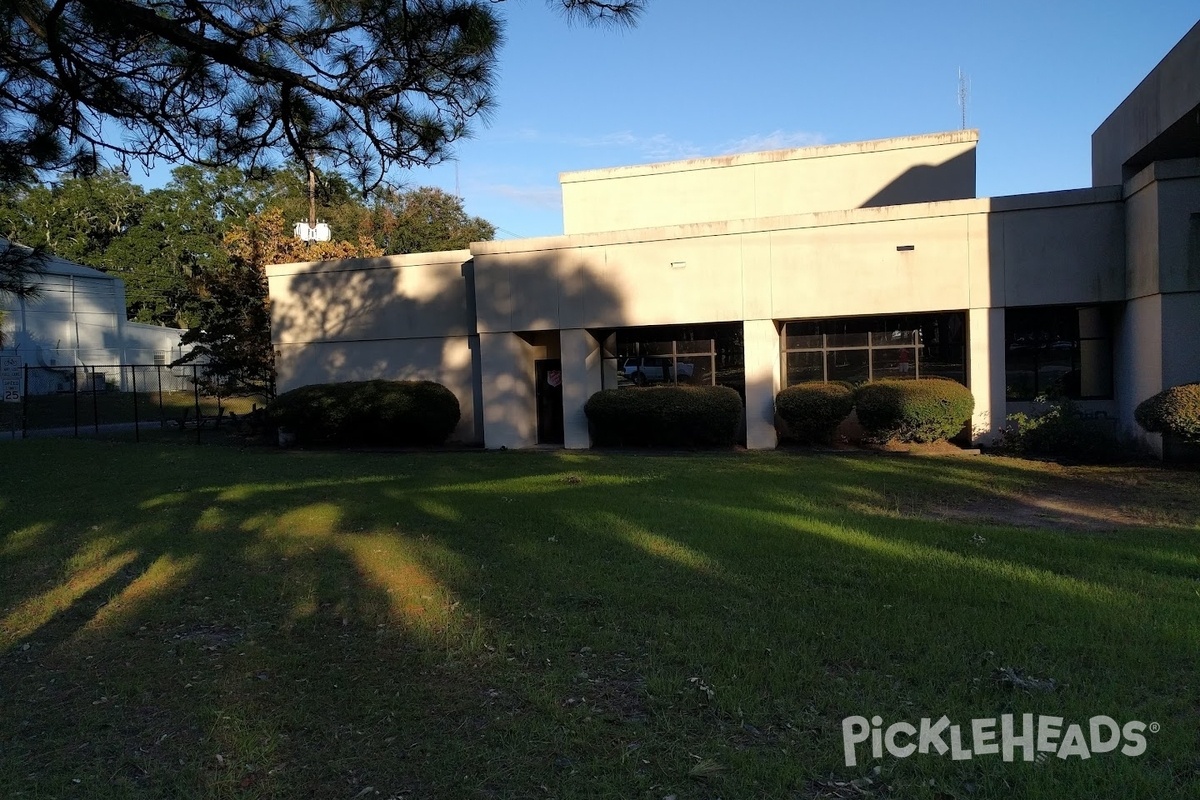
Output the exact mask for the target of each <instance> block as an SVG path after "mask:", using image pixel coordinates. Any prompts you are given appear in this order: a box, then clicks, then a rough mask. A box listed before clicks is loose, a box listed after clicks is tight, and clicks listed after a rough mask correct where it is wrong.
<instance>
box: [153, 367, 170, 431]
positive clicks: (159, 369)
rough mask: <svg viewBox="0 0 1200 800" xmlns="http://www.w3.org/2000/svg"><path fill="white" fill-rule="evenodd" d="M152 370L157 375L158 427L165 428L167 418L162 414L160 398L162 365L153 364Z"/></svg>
mask: <svg viewBox="0 0 1200 800" xmlns="http://www.w3.org/2000/svg"><path fill="white" fill-rule="evenodd" d="M154 370H155V371H156V372H157V373H158V427H160V428H166V427H167V417H166V414H164V413H163V398H162V364H155V365H154Z"/></svg>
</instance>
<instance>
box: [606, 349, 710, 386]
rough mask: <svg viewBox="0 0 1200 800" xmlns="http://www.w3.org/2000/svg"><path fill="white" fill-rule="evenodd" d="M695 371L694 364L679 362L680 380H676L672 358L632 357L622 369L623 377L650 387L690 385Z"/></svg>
mask: <svg viewBox="0 0 1200 800" xmlns="http://www.w3.org/2000/svg"><path fill="white" fill-rule="evenodd" d="M695 369H696V368H695V365H693V364H689V363H687V362H686V361H681V362H679V364H678V371H679V378H678V380H676V378H675V371H676V363H675V360H674V359H673V358H671V357H670V356H631V357H629V358H627V359H625V360H624V362H622V364H621V367H620V371H621V375H622V376H623V377H624V378H625V379H626V380H629V381H632V382H633V383H634V384H636V385H638V386H648V385H650V384H652V383H688V382H690V381H691V379H692V375H693V374H694V373H695Z"/></svg>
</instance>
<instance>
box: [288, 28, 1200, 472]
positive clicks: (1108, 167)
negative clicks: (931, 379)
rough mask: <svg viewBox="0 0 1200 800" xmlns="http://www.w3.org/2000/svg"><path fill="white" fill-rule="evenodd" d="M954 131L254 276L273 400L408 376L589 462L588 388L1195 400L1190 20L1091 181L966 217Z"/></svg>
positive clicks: (970, 147)
mask: <svg viewBox="0 0 1200 800" xmlns="http://www.w3.org/2000/svg"><path fill="white" fill-rule="evenodd" d="M977 141H978V135H977V133H976V132H974V131H955V132H950V133H939V134H931V135H925V136H911V137H903V138H896V139H886V140H880V141H871V142H859V143H853V144H841V145H831V146H822V147H810V148H802V149H793V150H780V151H771V152H764V153H752V154H744V155H735V156H726V157H721V158H711V159H693V160H688V161H678V162H670V163H663V164H651V165H640V166H631V167H621V168H615V169H604V170H592V171H587V172H576V173H566V174H564V175H562V176H561V183H562V192H563V218H564V231H565V235H563V236H560V237H550V238H539V239H523V240H515V241H504V242H481V243H476V244H472V245H471V247H470V249H469V250H462V251H453V252H446V253H427V254H417V255H408V256H398V257H391V258H380V259H357V260H349V261H340V262H318V263H307V264H287V265H279V266H273V267H270V268H269V269H268V280H269V285H270V294H271V299H272V303H273V306H272V308H273V338H274V342H275V347H276V355H277V368H278V373H279V386H280V389H281V390H286V389H288V388H292V387H295V386H299V385H304V384H307V383H315V382H328V381H342V380H361V379H367V378H377V377H383V378H418V377H419V378H428V379H431V380H437V381H439V382H441V383H444V384H445V385H447V386H448V387H450V388H451V389H452V390H453V391H454V392H455V393H456V394H457V395H458V397H459V400H460V402H461V404H462V406H463V412H464V413H463V422H462V424H461V426H460V429H459V431H458V433H457V436H458V438H460V439H462V440H463V441H475V442H481V443H483V444H484V445H485V446H487V447H493V448H498V447H509V448H513V447H526V446H532V445H536V444H555V443H557V444H562V445H564V446H566V447H569V448H584V447H588V446H589V438H588V429H587V421H586V418H585V417H584V414H583V406H584V403H585V402H586V401H587V398H588V397H590V396H591V394H592V393H594V392H597V391H602V390H606V389H619V388H622V387H625V386H638V385H653V384H657V383H674V382H681V383H692V384H721V385H727V386H731V387H733V388H735V389H737V390H738V391H739V393H740V394H741V395H742V397H743V398H744V400H745V408H746V414H745V442H746V445H747V447H750V448H771V447H774V446H775V444H776V435H775V427H774V398H775V395H776V394H777V393H778V391H779V390H780V389H782V388H783V387H785V386H788V385H792V384H795V383H798V382H804V381H813V380H818V381H825V380H849V381H853V382H860V381H864V380H873V379H878V378H881V377H892V378H916V377H926V376H932V375H939V376H943V377H948V378H951V379H954V380H958V381H960V382H962V383H964V384H965V385H966V386H968V387H969V388H970V389H971V391H972V393H973V394H974V396H975V408H976V410H975V416H974V419H973V420H972V432H973V435H974V437H975V438H976V439H977V440H981V441H983V440H987V439H989V438H992V437H994V436H996V434H997V432H998V430H999V428H1000V427H1001V426H1002V425H1003V423H1004V419H1005V417H1006V415H1007V414H1008V413H1011V412H1013V411H1016V410H1024V409H1026V408H1027V407H1028V403H1029V402H1030V401H1032V400H1033V399H1034V398H1035V397H1038V396H1042V395H1047V394H1053V395H1058V396H1066V397H1071V398H1073V399H1075V400H1077V401H1078V402H1079V403H1080V405H1081V406H1082V407H1083V408H1085V409H1086V410H1087V412H1088V413H1091V414H1095V415H1097V416H1104V417H1107V418H1109V419H1112V420H1113V421H1114V424H1115V425H1117V426H1118V427H1119V428H1120V429H1122V430H1123V431H1124V432H1126V433H1128V434H1130V435H1134V436H1141V437H1142V438H1144V439H1145V440H1146V441H1147V443H1148V444H1149V445H1150V446H1151V447H1156V448H1157V447H1161V444H1160V443H1159V442H1158V441H1157V440H1156V437H1153V436H1145V435H1144V434H1141V433H1140V431H1138V430H1137V428H1136V425H1135V424H1134V422H1133V409H1134V408H1135V407H1136V405H1137V404H1138V403H1139V402H1140V401H1141V400H1143V399H1145V398H1146V397H1149V396H1150V395H1152V394H1154V393H1156V392H1158V391H1160V390H1161V389H1163V388H1166V387H1168V386H1172V385H1176V384H1179V383H1186V382H1190V381H1197V380H1200V25H1197V26H1196V27H1195V28H1193V29H1192V31H1190V32H1189V33H1188V35H1187V36H1186V37H1185V38H1184V39H1183V40H1182V41H1181V42H1180V43H1179V44H1178V45H1177V46H1176V47H1175V48H1174V49H1173V50H1172V51H1171V53H1169V54H1168V55H1167V57H1166V58H1165V59H1164V60H1163V61H1162V62H1161V63H1160V64H1159V65H1158V67H1156V68H1155V70H1154V71H1153V72H1152V73H1151V74H1150V75H1149V76H1148V77H1147V78H1146V79H1145V81H1143V82H1142V84H1141V85H1140V86H1139V87H1138V88H1137V89H1136V90H1135V91H1134V92H1133V93H1132V94H1131V95H1130V96H1129V97H1128V98H1127V99H1126V100H1125V101H1124V102H1123V103H1122V104H1121V106H1120V107H1119V108H1118V109H1116V110H1115V111H1114V112H1113V114H1112V115H1111V116H1110V117H1109V119H1108V120H1106V121H1105V122H1104V124H1103V125H1101V127H1100V128H1099V129H1098V130H1097V131H1096V133H1095V135H1094V136H1093V142H1092V152H1093V186H1092V187H1090V188H1084V189H1074V190H1067V191H1061V192H1048V193H1039V194H1030V195H1017V196H1010V197H1000V198H986V199H985V198H977V197H976V196H975V194H976V191H975V166H976V144H977Z"/></svg>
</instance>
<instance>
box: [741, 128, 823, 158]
mask: <svg viewBox="0 0 1200 800" xmlns="http://www.w3.org/2000/svg"><path fill="white" fill-rule="evenodd" d="M819 144H825V137H824V136H822V135H821V134H819V133H810V132H809V131H791V132H789V131H783V130H776V131H771V132H770V133H752V134H750V135H749V136H743V137H742V138H741V139H736V140H734V141H732V142H729V143H728V144H727V145H726V146H725V149H724V150H723V152H724V153H725V154H726V155H730V154H733V153H755V152H758V151H760V150H787V149H790V148H793V147H814V146H816V145H819Z"/></svg>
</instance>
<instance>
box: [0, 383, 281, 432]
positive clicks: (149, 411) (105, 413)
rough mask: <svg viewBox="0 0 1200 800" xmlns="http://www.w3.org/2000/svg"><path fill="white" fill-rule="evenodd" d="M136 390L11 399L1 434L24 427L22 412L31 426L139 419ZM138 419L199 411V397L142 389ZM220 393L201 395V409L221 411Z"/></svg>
mask: <svg viewBox="0 0 1200 800" xmlns="http://www.w3.org/2000/svg"><path fill="white" fill-rule="evenodd" d="M134 398H135V395H134V393H133V392H96V393H95V394H93V393H91V392H80V393H79V394H78V395H74V394H50V395H30V396H29V397H28V398H27V399H26V401H25V403H24V405H21V404H16V403H11V404H3V405H0V435H2V434H3V433H5V432H11V431H13V430H16V431H17V432H18V435H19V434H20V431H21V415H22V413H24V414H25V415H26V416H27V421H26V427H27V428H28V429H29V430H38V429H43V428H69V427H72V426H74V425H75V424H76V420H78V424H79V426H80V428H90V427H92V426H93V425H108V424H113V423H131V422H134V421H135V417H134V414H135V410H134ZM136 400H137V409H136V414H137V420H136V421H139V422H141V423H142V424H155V423H159V422H165V421H170V420H176V419H179V418H180V417H181V416H183V413H184V411H185V410H187V409H192V413H193V414H195V406H196V397H195V395H194V394H193V393H192V392H162V393H159V392H138V393H137V394H136ZM219 402H220V405H222V406H224V407H225V409H226V413H228V412H230V411H232V412H234V413H237V414H243V413H246V412H248V411H250V409H251V406H252V405H254V404H255V403H258V404H259V405H261V404H262V400H261V399H259V398H253V397H222V398H220V401H219ZM217 405H218V399H217V398H216V397H206V396H201V397H200V409H201V412H202V413H204V414H206V415H207V414H216V413H217Z"/></svg>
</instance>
